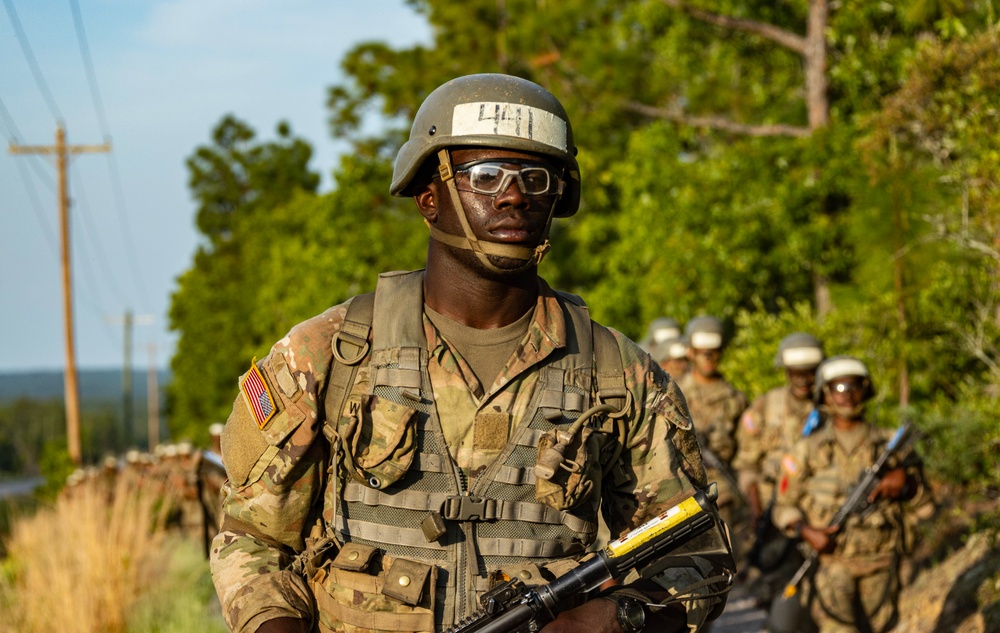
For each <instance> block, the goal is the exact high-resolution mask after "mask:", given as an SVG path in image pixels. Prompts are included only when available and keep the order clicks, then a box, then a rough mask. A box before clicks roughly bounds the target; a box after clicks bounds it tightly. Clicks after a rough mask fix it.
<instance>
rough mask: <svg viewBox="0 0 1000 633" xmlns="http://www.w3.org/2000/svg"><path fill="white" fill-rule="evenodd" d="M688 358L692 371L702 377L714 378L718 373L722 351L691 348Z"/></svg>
mask: <svg viewBox="0 0 1000 633" xmlns="http://www.w3.org/2000/svg"><path fill="white" fill-rule="evenodd" d="M689 357H690V358H691V361H692V366H693V367H694V370H695V371H696V372H698V373H699V374H701V375H702V376H714V375H716V374H718V373H719V363H720V362H721V361H722V350H720V349H695V348H691V349H690V351H689Z"/></svg>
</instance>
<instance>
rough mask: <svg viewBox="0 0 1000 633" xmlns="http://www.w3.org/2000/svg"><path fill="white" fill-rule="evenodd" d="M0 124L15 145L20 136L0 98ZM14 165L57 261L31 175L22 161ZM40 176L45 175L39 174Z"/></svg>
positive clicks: (51, 230) (53, 239)
mask: <svg viewBox="0 0 1000 633" xmlns="http://www.w3.org/2000/svg"><path fill="white" fill-rule="evenodd" d="M0 123H3V126H4V129H6V130H7V134H6V136H7V141H8V142H9V143H10V144H11V145H16V141H17V138H18V137H19V136H20V135H21V131H20V130H18V129H17V124H16V123H14V118H13V117H12V116H10V111H8V110H7V106H6V105H4V102H3V99H2V98H0ZM30 156H31V157H32V158H34V159H36V160H35V161H32V162H31V165H32V166H33V167H35V168H36V173H38V172H37V170H38V168H39V165H38V162H37V160H38V157H37V156H34V155H30ZM14 164H15V165H17V171H18V174H19V175H20V176H21V182H23V183H24V189H25V191H26V192H27V193H28V199H29V200H30V201H31V207H32V210H34V212H35V220H37V222H38V226H39V228H41V229H42V235H43V236H44V237H45V241H46V242H47V243H48V245H49V249H50V250H51V251H52V255H53V257H54V258H55V259H59V242H58V241H56V237H55V235H56V233H55V229H54V228H52V225H51V224H49V222H48V221H47V220H46V219H45V213H44V212H42V205H41V202H40V201H39V199H38V192H37V191H36V190H35V184H34V183H33V182H32V180H31V174H29V173H28V171H27V170H26V169H25V167H24V161H20V160H15V161H14ZM41 173H42V175H46V176H47V174H45V173H44V172H41ZM48 184H49V185H50V186H54V185H53V183H52V181H51V180H49V181H48Z"/></svg>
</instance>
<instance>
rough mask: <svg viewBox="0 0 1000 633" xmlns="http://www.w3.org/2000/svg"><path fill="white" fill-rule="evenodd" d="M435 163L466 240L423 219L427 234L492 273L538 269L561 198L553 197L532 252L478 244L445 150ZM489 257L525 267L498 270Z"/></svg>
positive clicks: (491, 244) (514, 246) (529, 249)
mask: <svg viewBox="0 0 1000 633" xmlns="http://www.w3.org/2000/svg"><path fill="white" fill-rule="evenodd" d="M438 160H439V162H440V164H439V165H438V174H439V175H440V176H441V182H443V183H445V184H446V185H447V186H448V193H449V195H450V196H451V203H452V206H453V207H454V208H455V211H456V214H457V215H458V219H459V222H461V224H462V232H463V233H465V236H464V237H463V236H460V235H452V234H451V233H445V232H444V231H442V230H441V229H439V228H437V227H436V226H434V225H433V224H431V223H430V222H428V221H427V220H426V219H425V220H424V224H426V225H427V228H428V229H429V230H430V234H431V238H432V239H434V240H437V241H438V242H441V243H442V244H447V245H448V246H452V247H454V248H461V249H464V250H467V251H472V252H473V253H475V254H476V258H477V259H478V260H479V261H480V263H482V264H483V266H485V267H486V268H488V269H489V270H491V271H493V272H495V273H518V272H522V271H525V270H528V269H529V268H531V267H533V266H537V265H538V264H539V262H541V261H542V258H543V257H545V253H547V252H548V251H549V248H551V245H550V244H549V239H548V237H549V227H550V226H551V225H552V216H553V215H554V214H555V210H556V205H557V204H559V198H560V196H556V198H555V200H553V201H552V208H550V209H549V216H548V218H547V219H546V221H545V231H544V232H543V233H542V243H541V244H539V245H538V246H536V247H535V248H529V247H527V246H517V245H515V244H496V243H494V242H481V241H479V238H477V237H476V235H475V233H473V232H472V227H471V226H469V218H468V217H467V216H466V214H465V206H464V205H463V204H462V199H461V198H460V197H459V195H458V187H457V186H456V185H455V172H454V170H453V169H452V166H451V156H450V155H449V153H448V150H447V149H442V150H440V151H439V152H438ZM498 195H499V194H498ZM560 195H561V194H560ZM490 255H493V256H495V257H507V258H510V259H521V260H524V263H523V264H522V265H520V266H518V267H517V268H500V267H499V266H497V265H495V264H494V263H493V262H491V261H490V260H489V256H490Z"/></svg>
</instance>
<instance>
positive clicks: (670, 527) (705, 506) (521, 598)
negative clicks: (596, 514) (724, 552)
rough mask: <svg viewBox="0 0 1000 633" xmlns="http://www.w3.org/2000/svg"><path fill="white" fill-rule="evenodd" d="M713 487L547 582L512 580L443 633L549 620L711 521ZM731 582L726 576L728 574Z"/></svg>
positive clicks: (522, 628)
mask: <svg viewBox="0 0 1000 633" xmlns="http://www.w3.org/2000/svg"><path fill="white" fill-rule="evenodd" d="M717 494H718V493H717V488H716V487H715V486H714V485H713V486H710V487H709V492H708V494H705V493H703V492H700V491H699V492H696V493H694V494H693V495H691V496H690V497H688V498H687V499H685V500H684V501H681V502H680V503H678V504H677V505H675V506H674V507H672V508H670V509H669V510H667V511H666V512H664V513H663V514H660V515H659V516H657V517H655V518H653V519H652V520H650V521H647V522H646V523H644V524H642V525H640V526H639V527H637V528H636V529H634V530H632V531H631V532H629V533H628V534H626V535H625V536H623V537H622V538H620V539H618V540H616V541H612V542H610V543H608V545H607V547H605V548H603V549H602V550H600V551H599V552H597V553H596V555H595V556H594V557H593V558H590V559H588V560H585V561H584V562H583V563H581V564H580V566H579V567H577V568H575V569H573V570H572V571H570V572H568V573H566V574H564V575H562V576H560V577H559V578H557V579H556V580H554V581H552V582H551V583H549V584H547V585H540V586H538V587H530V588H529V587H526V586H525V585H524V583H522V582H521V581H520V580H518V579H517V578H513V579H511V580H508V581H507V582H505V583H503V584H501V585H498V586H497V587H495V588H494V589H492V590H490V591H489V592H488V593H486V594H485V595H483V597H482V598H481V599H480V603H481V604H482V609H481V610H479V611H477V612H476V613H474V614H472V615H471V616H469V617H467V618H464V619H462V620H461V621H459V622H458V623H456V624H455V626H453V627H451V628H450V629H448V630H447V631H445V633H520V632H524V633H530V632H534V631H538V630H539V629H541V628H542V626H544V625H545V624H547V623H548V622H550V621H552V620H553V619H554V618H555V615H556V613H557V611H558V607H559V606H560V603H563V602H564V601H566V600H567V599H569V598H573V597H576V596H578V595H579V594H580V593H583V592H587V591H590V590H592V589H595V588H597V587H599V586H600V585H601V584H602V583H604V582H606V581H607V580H610V579H612V578H616V577H619V576H621V575H623V574H625V573H626V572H628V571H629V570H630V569H633V568H638V569H643V568H645V567H646V566H648V565H650V564H653V563H655V562H656V561H657V560H658V559H659V558H661V557H662V556H663V555H665V554H666V553H667V552H669V551H670V550H672V549H674V548H676V547H678V546H680V545H682V544H684V543H686V542H688V541H690V540H691V539H692V538H694V537H696V536H698V535H699V534H701V533H702V532H705V531H706V530H708V529H709V528H711V527H712V526H713V525H715V517H714V514H713V512H712V510H713V508H712V503H713V501H714V500H715V497H716V495H717ZM730 580H731V577H730Z"/></svg>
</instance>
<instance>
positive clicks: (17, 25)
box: [3, 0, 63, 121]
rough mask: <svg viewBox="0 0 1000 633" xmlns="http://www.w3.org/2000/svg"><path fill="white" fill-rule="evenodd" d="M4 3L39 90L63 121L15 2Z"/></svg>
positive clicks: (52, 110)
mask: <svg viewBox="0 0 1000 633" xmlns="http://www.w3.org/2000/svg"><path fill="white" fill-rule="evenodd" d="M3 4H4V7H6V9H7V16H8V17H9V18H10V23H11V26H13V27H14V35H16V36H17V42H18V44H19V45H20V46H21V52H22V53H24V59H25V60H26V61H27V62H28V67H29V68H30V69H31V74H32V76H34V78H35V83H36V84H37V85H38V90H39V91H40V92H41V93H42V98H43V99H45V104H46V105H47V106H48V107H49V112H51V113H52V116H53V118H55V120H56V121H62V120H63V116H62V113H61V112H60V111H59V106H57V105H56V100H55V99H54V98H52V91H50V90H49V86H48V84H47V83H45V77H44V76H42V69H41V68H39V67H38V61H37V60H36V59H35V53H34V52H32V50H31V45H30V44H29V43H28V38H27V36H25V34H24V29H23V28H22V27H21V20H20V19H19V18H18V17H17V11H16V10H15V9H14V3H13V2H12V0H3Z"/></svg>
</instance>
